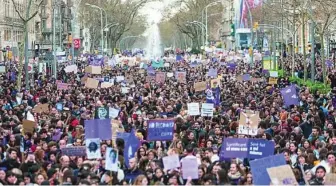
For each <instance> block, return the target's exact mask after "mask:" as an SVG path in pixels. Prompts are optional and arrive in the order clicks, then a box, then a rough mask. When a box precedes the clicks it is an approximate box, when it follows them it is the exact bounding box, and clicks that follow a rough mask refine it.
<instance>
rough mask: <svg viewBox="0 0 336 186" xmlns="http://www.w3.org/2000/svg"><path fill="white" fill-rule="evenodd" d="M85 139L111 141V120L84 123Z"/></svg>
mask: <svg viewBox="0 0 336 186" xmlns="http://www.w3.org/2000/svg"><path fill="white" fill-rule="evenodd" d="M84 127H85V138H86V139H89V138H99V139H101V140H110V139H111V136H112V131H111V120H110V119H92V120H85V121H84Z"/></svg>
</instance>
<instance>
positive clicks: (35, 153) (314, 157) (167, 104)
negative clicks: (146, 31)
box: [0, 54, 336, 185]
mask: <svg viewBox="0 0 336 186" xmlns="http://www.w3.org/2000/svg"><path fill="white" fill-rule="evenodd" d="M185 55H188V54H185ZM289 57H290V56H287V58H289ZM285 60H287V61H290V60H288V59H286V58H285ZM222 62H224V64H225V63H226V62H225V57H223V59H222V60H217V62H212V61H211V60H209V61H204V60H202V62H201V63H199V64H198V65H197V66H191V65H190V64H189V62H188V60H186V61H185V60H183V61H179V62H174V63H170V64H169V66H165V67H163V68H160V69H156V71H157V72H166V73H169V72H175V71H185V72H186V80H185V82H181V81H178V80H177V79H176V78H175V76H173V77H166V79H165V82H164V83H157V82H155V81H150V82H148V81H146V77H147V72H146V70H145V69H140V67H139V64H136V65H134V66H133V65H132V66H127V63H125V64H124V63H123V62H120V63H119V64H116V65H115V66H113V67H112V68H106V66H107V64H104V65H103V67H102V69H103V70H102V73H101V74H100V75H93V74H87V73H85V67H86V66H87V65H88V64H87V62H85V61H82V62H78V63H77V67H78V72H77V73H74V72H71V73H67V72H65V70H64V68H60V69H59V71H58V75H57V81H62V82H63V83H67V84H69V85H70V86H69V87H68V88H67V89H65V90H58V89H57V83H56V79H54V78H53V77H52V76H51V74H45V73H37V72H35V73H34V74H33V76H34V78H31V80H32V81H33V82H32V81H31V82H30V86H29V89H28V90H26V89H25V84H23V86H22V87H23V88H22V89H21V90H16V84H15V83H16V82H15V79H14V80H13V78H9V77H8V76H7V74H4V75H3V76H2V79H1V87H0V91H1V92H0V105H1V110H0V124H1V127H0V130H1V135H0V139H1V145H0V160H1V163H0V183H1V184H2V185H98V184H103V185H111V184H113V185H253V184H254V182H253V172H252V171H251V169H250V165H249V159H246V158H245V159H240V158H233V159H229V160H222V159H221V158H220V156H219V153H220V149H221V146H222V142H223V139H224V138H247V137H249V138H260V139H264V140H268V141H273V142H274V144H275V152H274V154H283V155H284V158H285V160H286V162H287V164H288V165H290V166H291V168H292V170H293V173H294V175H295V178H296V181H297V182H298V184H300V185H305V184H306V182H309V184H311V185H323V184H324V183H325V178H326V174H327V173H336V162H335V150H336V149H335V147H336V136H335V125H336V111H335V109H334V106H335V104H334V103H333V97H334V96H335V95H336V89H333V90H332V91H331V92H329V93H327V94H323V93H319V92H318V91H317V92H312V91H311V90H309V88H308V87H297V89H298V92H299V94H298V95H299V98H300V102H299V105H291V106H290V107H286V106H285V105H284V103H283V98H282V96H281V93H280V89H281V88H284V87H286V86H288V85H290V84H291V82H290V81H289V80H288V78H279V79H278V83H277V84H275V85H270V84H269V83H268V79H267V74H265V73H264V71H263V68H262V63H261V62H257V63H256V64H255V65H254V66H253V67H251V66H250V65H249V64H246V63H243V62H242V61H240V60H237V61H236V62H235V63H236V64H237V65H236V66H235V68H234V69H232V68H228V66H226V65H223V63H222ZM280 64H281V61H280ZM286 64H287V63H286V61H285V62H284V63H283V64H282V65H284V66H285V68H284V69H285V70H289V69H288V68H287V67H286ZM148 66H151V65H150V63H149V64H148ZM299 66H300V64H299V63H298V67H299ZM210 68H216V69H217V70H218V75H220V84H219V85H218V86H219V87H220V90H221V91H220V102H219V104H217V105H216V106H215V108H214V115H213V117H202V116H190V115H188V112H187V110H188V106H187V105H188V103H192V102H198V103H204V102H206V101H207V94H206V91H198V92H196V91H195V89H194V83H196V82H201V81H209V80H210V79H211V78H210V77H208V76H207V73H208V70H209V69H210ZM13 69H14V68H13ZM245 73H249V74H250V75H251V76H252V77H254V78H259V79H260V81H240V80H239V79H238V78H237V76H238V75H241V74H245ZM84 76H85V77H90V78H104V77H109V78H110V79H114V80H113V84H114V85H113V86H112V87H110V88H99V87H98V88H96V89H92V88H87V87H86V86H85V85H84V84H83V83H82V82H81V79H82V78H83V77H84ZM116 76H124V77H129V78H130V79H132V80H131V81H128V82H117V81H116V80H115V77H116ZM332 81H335V79H333V80H332ZM125 85H126V86H128V87H129V88H130V89H129V91H128V92H126V93H125V92H122V87H123V86H125ZM332 85H335V83H334V82H333V83H332ZM20 93H22V97H21V99H22V100H21V101H18V99H17V97H18V95H19V94H20ZM59 103H61V104H62V108H63V109H58V108H57V106H56V105H57V104H59ZM42 104H48V105H49V107H48V109H47V110H45V111H43V112H39V111H37V109H36V108H37V107H38V106H39V105H42ZM102 106H108V107H114V108H118V109H119V110H120V112H119V114H118V116H117V118H116V119H117V120H119V121H120V123H121V125H120V126H119V127H120V128H122V130H124V132H125V133H129V132H131V131H135V133H136V136H137V138H138V139H139V141H140V142H141V145H140V146H139V148H138V149H137V152H136V153H135V156H134V157H130V158H128V157H124V156H123V155H124V151H126V150H127V149H125V143H126V142H127V139H121V138H117V139H116V140H112V136H111V140H102V141H101V142H100V148H99V149H100V151H101V156H102V157H101V158H97V159H88V158H87V157H86V156H68V155H65V154H64V152H62V148H66V147H71V146H87V145H88V144H85V142H86V139H85V131H84V129H85V124H84V123H85V120H90V119H95V117H96V116H95V114H96V109H97V107H102ZM245 110H254V111H259V117H260V121H259V123H258V134H257V135H256V136H246V135H241V134H239V132H238V130H237V129H238V126H239V116H240V113H241V112H242V111H245ZM30 115H32V116H33V122H34V130H33V131H31V132H25V131H23V129H24V127H23V120H26V119H27V118H28V117H29V116H30ZM150 119H173V120H174V137H173V140H171V141H148V140H147V136H148V133H147V132H148V130H147V129H148V120H150ZM93 148H95V147H93ZM107 148H113V149H115V150H116V151H117V152H118V170H117V171H109V170H106V167H105V160H106V158H107V157H105V154H106V150H107ZM171 155H178V156H179V157H180V160H181V162H182V161H183V160H184V159H188V158H195V159H197V163H198V179H191V178H183V177H182V168H181V167H179V168H175V169H170V170H167V169H165V167H164V164H163V161H162V158H163V157H166V156H171ZM113 157H114V156H113ZM126 159H127V163H126V161H125V160H126ZM302 170H303V171H302ZM270 184H271V183H270Z"/></svg>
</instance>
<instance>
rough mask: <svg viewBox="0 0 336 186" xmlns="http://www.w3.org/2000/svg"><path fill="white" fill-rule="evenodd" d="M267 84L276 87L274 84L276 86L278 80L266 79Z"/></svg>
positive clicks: (273, 78)
mask: <svg viewBox="0 0 336 186" xmlns="http://www.w3.org/2000/svg"><path fill="white" fill-rule="evenodd" d="M268 84H270V85H276V84H278V78H275V77H270V78H269V79H268Z"/></svg>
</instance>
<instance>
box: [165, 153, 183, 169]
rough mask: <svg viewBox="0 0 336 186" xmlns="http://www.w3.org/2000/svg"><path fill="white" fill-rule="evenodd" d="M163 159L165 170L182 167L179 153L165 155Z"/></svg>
mask: <svg viewBox="0 0 336 186" xmlns="http://www.w3.org/2000/svg"><path fill="white" fill-rule="evenodd" d="M162 161H163V167H164V169H165V170H172V169H174V168H178V167H180V159H179V156H178V155H177V154H175V155H172V156H165V157H163V158H162Z"/></svg>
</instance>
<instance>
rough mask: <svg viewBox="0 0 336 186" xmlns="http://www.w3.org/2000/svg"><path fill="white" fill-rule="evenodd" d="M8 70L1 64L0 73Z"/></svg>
mask: <svg viewBox="0 0 336 186" xmlns="http://www.w3.org/2000/svg"><path fill="white" fill-rule="evenodd" d="M5 72H6V67H5V66H3V65H1V66H0V73H5Z"/></svg>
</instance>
